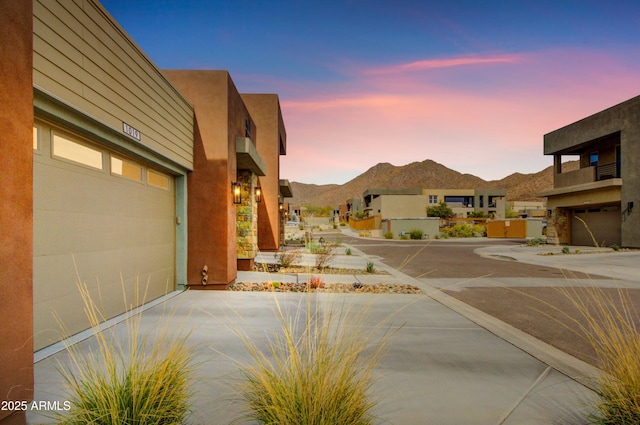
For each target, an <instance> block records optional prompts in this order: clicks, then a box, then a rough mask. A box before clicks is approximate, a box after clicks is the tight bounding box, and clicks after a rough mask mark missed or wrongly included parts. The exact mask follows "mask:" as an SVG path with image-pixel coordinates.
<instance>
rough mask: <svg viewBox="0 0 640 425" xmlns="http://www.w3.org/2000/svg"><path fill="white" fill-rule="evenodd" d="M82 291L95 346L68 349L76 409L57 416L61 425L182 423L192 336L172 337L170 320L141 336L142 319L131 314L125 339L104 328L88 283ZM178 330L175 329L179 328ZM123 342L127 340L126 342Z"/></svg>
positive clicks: (66, 367) (63, 367) (67, 375)
mask: <svg viewBox="0 0 640 425" xmlns="http://www.w3.org/2000/svg"><path fill="white" fill-rule="evenodd" d="M78 288H79V290H80V294H81V296H82V299H83V301H84V305H85V312H86V315H87V318H88V319H89V322H90V324H91V326H92V329H93V336H94V339H95V347H94V346H92V347H91V348H89V349H88V350H87V349H86V348H85V349H81V348H79V345H78V344H76V345H73V346H69V347H67V350H68V353H69V360H68V362H67V363H66V364H62V363H59V365H58V369H59V371H60V373H61V374H62V376H63V378H64V381H65V384H66V389H67V391H68V393H69V399H68V400H69V401H70V404H71V409H70V410H69V411H68V412H64V413H60V414H57V416H56V418H55V419H56V420H57V421H58V423H60V424H69V425H72V424H73V425H76V424H77V425H80V424H97V425H100V424H109V425H115V424H131V425H147V424H149V425H150V424H158V425H160V424H162V425H165V424H167V425H168V424H172V425H173V424H182V423H184V421H185V420H186V418H187V417H188V414H189V409H190V397H191V396H192V394H191V391H190V388H191V385H192V382H191V381H192V378H193V368H192V361H193V358H194V355H193V353H192V350H191V349H190V348H189V347H188V345H187V339H188V336H189V334H188V333H184V332H179V334H178V335H177V336H172V335H170V333H169V330H170V327H169V319H166V323H164V324H161V325H160V326H157V327H154V330H153V331H151V332H144V333H143V332H141V329H140V320H141V315H140V314H131V313H132V311H131V310H130V311H129V314H128V316H127V319H126V337H125V338H119V337H118V336H117V335H116V334H115V331H114V330H113V328H107V329H102V328H101V327H100V325H101V323H103V322H104V319H105V318H104V317H103V315H102V313H101V312H100V309H99V308H98V307H97V305H96V303H95V302H94V300H93V299H92V298H91V295H90V293H89V290H88V288H87V286H86V285H85V284H79V285H78ZM174 326H175V325H174ZM123 339H124V341H123Z"/></svg>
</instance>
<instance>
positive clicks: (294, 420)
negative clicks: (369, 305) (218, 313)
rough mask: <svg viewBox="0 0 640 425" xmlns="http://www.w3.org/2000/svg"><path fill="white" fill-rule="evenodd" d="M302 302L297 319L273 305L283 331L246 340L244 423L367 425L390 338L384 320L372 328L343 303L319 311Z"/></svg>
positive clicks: (242, 394) (363, 316) (363, 312)
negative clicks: (376, 370)
mask: <svg viewBox="0 0 640 425" xmlns="http://www.w3.org/2000/svg"><path fill="white" fill-rule="evenodd" d="M305 299H306V300H307V301H306V306H303V307H305V308H298V310H297V313H295V315H290V314H286V313H284V312H283V311H282V309H281V308H280V306H279V305H278V306H277V309H276V311H277V312H278V313H277V320H278V322H279V325H280V326H279V327H278V329H277V330H276V331H274V332H273V333H270V334H268V336H267V338H266V341H256V339H255V338H251V337H249V336H245V337H243V341H244V343H245V345H246V347H247V350H248V352H249V354H250V357H251V361H250V363H248V364H246V365H241V373H242V376H243V380H242V381H241V382H240V384H239V390H240V397H241V400H240V402H241V403H242V404H243V405H244V406H245V408H246V409H245V411H246V412H247V413H246V415H245V418H244V419H248V420H250V421H255V422H258V423H262V424H278V425H299V424H327V425H329V424H331V425H333V424H351V425H361V424H362V425H368V424H372V423H373V420H374V417H373V414H372V409H373V408H374V407H375V405H376V402H375V400H373V399H372V398H371V394H370V389H371V384H372V375H373V370H374V367H375V366H376V364H377V363H378V362H379V361H380V359H381V358H382V356H383V355H384V353H385V349H386V344H387V341H388V339H389V337H390V336H391V335H392V333H390V332H387V331H385V330H384V329H382V324H383V323H384V321H382V322H380V323H379V324H374V326H371V322H372V321H371V318H369V317H367V314H366V309H363V310H358V311H355V312H354V311H352V310H351V309H350V308H347V307H345V305H344V304H342V305H341V306H338V305H336V304H332V305H330V306H329V307H328V308H327V309H324V308H323V309H320V308H318V307H317V306H314V305H312V304H311V302H310V299H311V298H310V297H306V298H305ZM276 303H277V300H276ZM301 312H303V313H302V314H301ZM291 316H293V317H291ZM262 347H266V348H262Z"/></svg>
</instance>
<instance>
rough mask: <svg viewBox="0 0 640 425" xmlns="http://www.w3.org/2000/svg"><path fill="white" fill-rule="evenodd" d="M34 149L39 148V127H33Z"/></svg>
mask: <svg viewBox="0 0 640 425" xmlns="http://www.w3.org/2000/svg"><path fill="white" fill-rule="evenodd" d="M33 150H34V151H37V150H38V127H36V126H34V127H33Z"/></svg>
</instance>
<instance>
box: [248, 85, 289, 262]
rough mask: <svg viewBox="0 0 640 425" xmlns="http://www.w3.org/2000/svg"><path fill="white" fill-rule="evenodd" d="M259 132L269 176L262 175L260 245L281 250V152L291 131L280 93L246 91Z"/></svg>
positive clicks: (257, 143)
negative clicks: (286, 123) (285, 121)
mask: <svg viewBox="0 0 640 425" xmlns="http://www.w3.org/2000/svg"><path fill="white" fill-rule="evenodd" d="M241 96H242V99H243V100H244V103H245V105H247V109H249V113H251V117H253V119H254V120H255V122H256V126H257V127H258V134H257V139H256V149H257V150H258V154H259V155H260V157H261V158H262V160H263V161H264V162H265V164H266V167H267V173H266V174H267V175H266V176H262V177H260V186H261V187H262V194H263V201H262V202H260V203H259V204H258V248H259V249H260V250H261V251H277V250H278V249H280V243H281V241H280V208H279V203H278V202H279V195H280V155H284V154H285V153H286V152H285V149H286V140H287V134H286V131H285V127H284V121H283V119H282V112H281V110H280V101H279V99H278V95H277V94H242V95H241Z"/></svg>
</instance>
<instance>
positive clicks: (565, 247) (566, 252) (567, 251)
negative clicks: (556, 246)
mask: <svg viewBox="0 0 640 425" xmlns="http://www.w3.org/2000/svg"><path fill="white" fill-rule="evenodd" d="M569 252H571V250H570V249H569V247H568V246H563V247H562V253H563V254H568V253H569Z"/></svg>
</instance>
